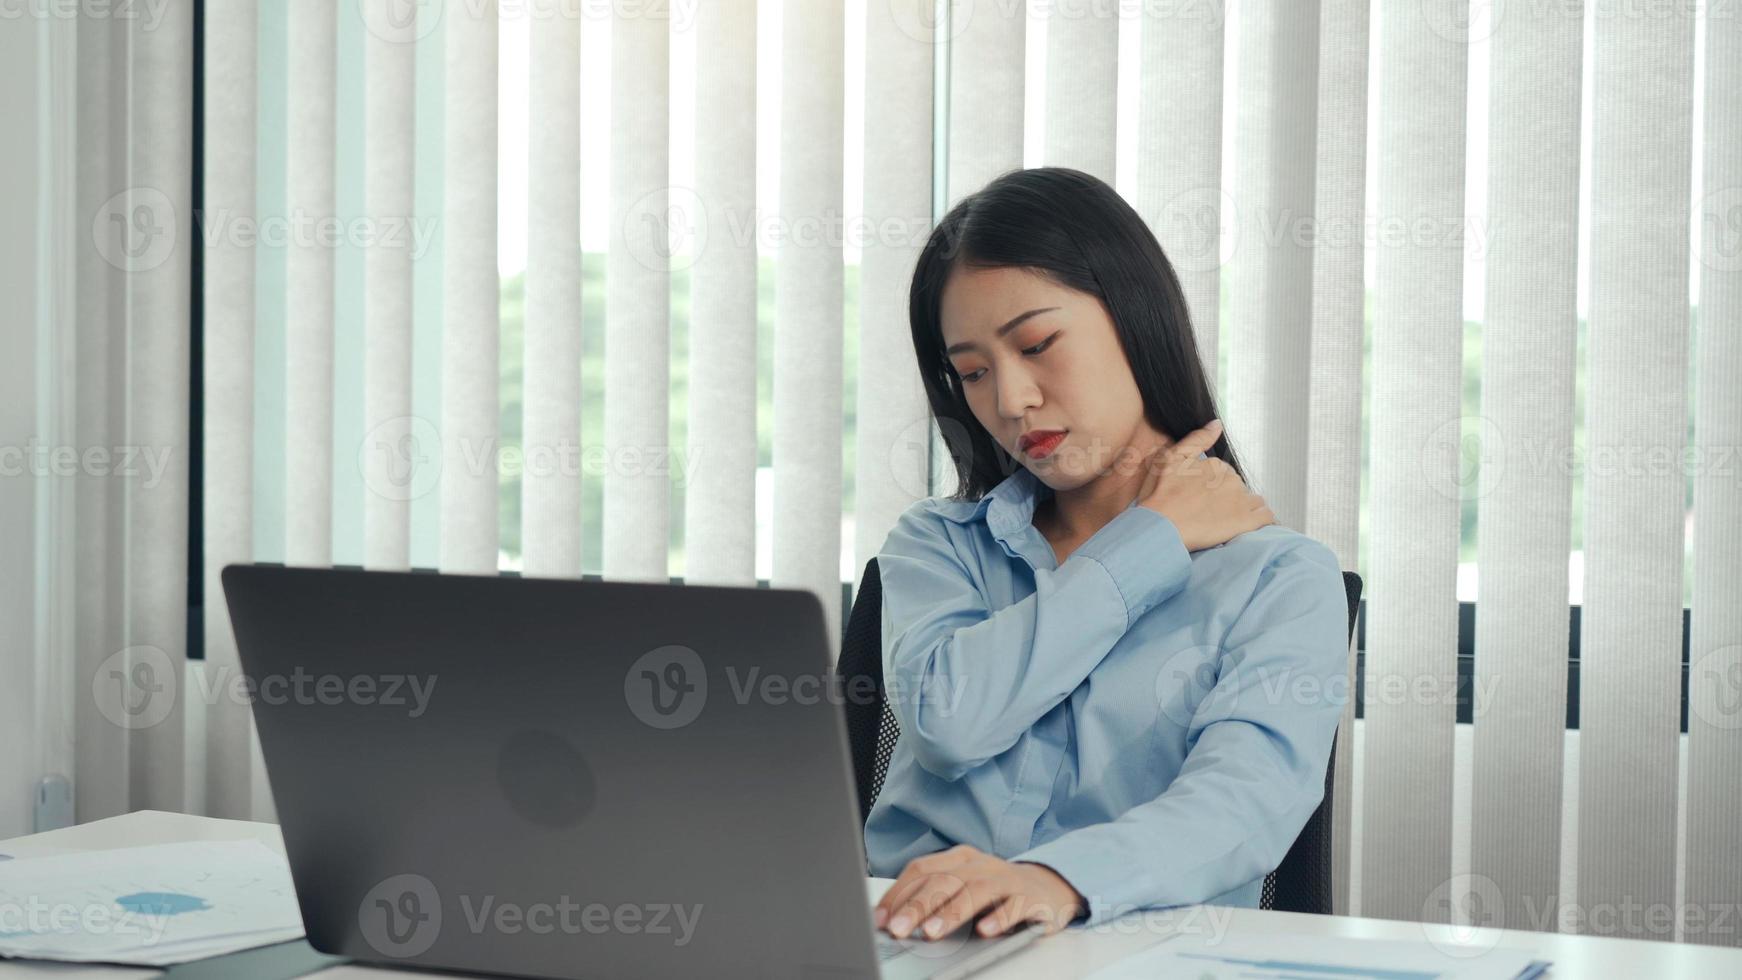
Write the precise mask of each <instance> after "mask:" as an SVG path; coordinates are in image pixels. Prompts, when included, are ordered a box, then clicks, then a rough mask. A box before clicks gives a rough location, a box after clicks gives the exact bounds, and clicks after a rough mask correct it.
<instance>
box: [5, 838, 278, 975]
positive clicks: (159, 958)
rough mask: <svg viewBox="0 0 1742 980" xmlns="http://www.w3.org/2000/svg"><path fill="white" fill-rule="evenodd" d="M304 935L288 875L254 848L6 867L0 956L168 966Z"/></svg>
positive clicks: (220, 846)
mask: <svg viewBox="0 0 1742 980" xmlns="http://www.w3.org/2000/svg"><path fill="white" fill-rule="evenodd" d="M302 934H303V926H302V913H301V911H300V910H299V908H298V906H297V902H296V890H295V888H294V886H293V885H292V883H291V877H290V868H289V867H288V866H287V865H286V864H285V861H284V858H283V856H282V855H280V854H278V853H276V852H275V851H273V850H272V849H271V848H268V847H266V846H265V845H264V844H261V843H259V842H257V841H194V842H187V843H177V844H156V845H150V846H146V847H127V848H119V849H115V850H106V851H87V852H83V853H79V854H66V855H54V856H47V857H36V858H23V859H19V860H15V861H7V862H4V863H0V956H5V957H14V958H29V959H48V960H69V961H76V962H87V963H123V964H136V965H142V966H163V965H168V964H171V963H183V962H187V961H188V960H195V959H200V958H203V957H206V956H214V955H218V954H221V953H228V952H234V951H236V950H240V949H248V948H250V947H253V946H261V945H266V944H268V943H276V942H283V941H285V940H288V939H295V938H297V937H299V936H301V935H302Z"/></svg>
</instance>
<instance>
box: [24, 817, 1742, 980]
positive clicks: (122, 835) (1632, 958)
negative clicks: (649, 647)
mask: <svg viewBox="0 0 1742 980" xmlns="http://www.w3.org/2000/svg"><path fill="white" fill-rule="evenodd" d="M248 838H253V839H255V840H258V841H260V842H261V843H264V844H266V845H268V846H270V847H273V848H276V849H278V850H279V851H283V849H284V840H283V838H282V837H281V836H280V835H279V832H278V827H277V826H276V825H274V824H266V823H252V822H248V821H243V820H216V819H212V818H210V817H196V816H188V815H186V814H180V813H162V812H158V811H153V810H142V811H140V812H138V813H130V814H127V815H125V816H120V817H111V818H109V819H107V820H98V821H94V822H92V823H88V824H83V825H80V826H77V827H68V828H66V829H64V830H55V831H50V832H48V833H45V834H35V835H32V836H29V837H17V838H14V839H12V840H9V841H0V854H9V855H11V856H13V857H16V858H26V857H37V856H40V855H46V854H61V853H66V852H69V851H94V850H105V849H108V848H115V847H132V846H135V845H140V844H163V843H171V842H174V841H189V840H243V839H248ZM1182 926H1183V927H1187V928H1215V929H1218V930H1225V934H1227V935H1237V934H1241V933H1254V932H1288V933H1304V934H1311V935H1320V936H1344V937H1351V938H1355V937H1360V938H1372V939H1394V940H1403V941H1407V942H1428V941H1436V942H1445V943H1452V942H1454V941H1455V938H1456V936H1457V935H1458V934H1459V933H1458V931H1456V930H1454V929H1453V928H1452V927H1451V926H1434V925H1421V924H1418V923H1412V922H1394V921H1391V920H1388V919H1357V918H1350V917H1347V916H1328V915H1305V914H1301V913H1295V912H1263V911H1259V910H1256V909H1229V908H1209V907H1204V906H1190V907H1186V908H1178V909H1166V910H1163V911H1158V912H1146V913H1139V914H1133V915H1128V916H1125V917H1124V918H1121V919H1117V920H1115V921H1113V922H1109V923H1105V924H1104V925H1101V926H1097V927H1095V928H1092V929H1082V928H1075V929H1067V930H1064V931H1063V932H1060V933H1057V934H1055V935H1052V936H1049V937H1046V938H1045V939H1043V940H1041V941H1040V942H1038V943H1036V944H1035V945H1034V946H1032V947H1030V948H1029V949H1027V950H1025V951H1023V952H1022V953H1020V954H1018V955H1017V956H1015V957H1012V958H1011V959H1010V960H1008V961H1006V962H1004V963H1000V964H998V965H996V966H995V967H994V968H993V969H991V970H988V971H987V972H986V973H985V974H983V976H984V977H985V978H986V980H1022V978H1042V977H1044V978H1047V980H1053V978H1056V977H1079V976H1083V975H1084V974H1087V973H1089V972H1091V971H1093V970H1096V969H1099V968H1100V967H1102V966H1106V965H1108V964H1110V963H1114V962H1116V961H1118V960H1120V959H1122V958H1124V957H1126V956H1128V955H1130V954H1132V953H1135V952H1137V951H1138V950H1141V949H1144V948H1147V947H1149V946H1151V945H1154V944H1155V943H1158V942H1161V941H1162V940H1163V939H1165V938H1167V937H1168V936H1169V935H1171V934H1172V933H1173V931H1174V930H1175V929H1177V928H1180V927H1182ZM1464 932H1471V931H1469V930H1465V931H1464ZM1470 941H1471V943H1472V944H1473V945H1477V946H1481V947H1483V948H1487V947H1489V946H1506V947H1511V948H1515V949H1524V950H1529V951H1531V952H1532V953H1533V954H1535V956H1536V958H1538V959H1547V960H1553V961H1554V964H1555V966H1554V969H1553V970H1551V971H1550V973H1549V976H1552V977H1722V976H1730V977H1742V949H1727V948H1720V947H1716V946H1699V945H1692V944H1687V943H1669V942H1657V941H1651V940H1637V939H1612V938H1608V937H1603V936H1574V935H1566V934H1562V933H1544V932H1523V931H1517V930H1510V929H1506V930H1500V929H1479V930H1474V931H1473V933H1472V934H1471V936H1470ZM156 972H157V971H155V970H144V969H136V968H130V967H110V966H92V967H86V966H80V965H77V964H58V963H33V962H20V961H17V960H0V980H15V978H17V980H21V978H26V977H42V978H50V977H52V978H55V980H86V978H90V980H95V978H103V980H111V978H118V977H149V976H153V975H154V974H155V973H156ZM431 975H432V976H442V977H455V976H458V975H457V974H451V973H445V974H431ZM317 976H319V977H320V978H321V980H351V978H368V980H387V978H398V980H404V978H405V977H406V976H407V973H406V971H404V970H375V969H370V968H367V967H360V966H339V967H333V968H331V969H328V970H325V971H322V972H321V973H319V974H317Z"/></svg>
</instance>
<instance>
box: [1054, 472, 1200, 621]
mask: <svg viewBox="0 0 1742 980" xmlns="http://www.w3.org/2000/svg"><path fill="white" fill-rule="evenodd" d="M1078 556H1081V557H1084V558H1090V559H1093V560H1094V561H1095V562H1097V563H1099V564H1100V565H1101V567H1103V568H1105V569H1106V570H1107V575H1108V576H1109V577H1110V578H1112V579H1113V585H1114V586H1115V587H1117V588H1118V590H1119V595H1120V597H1122V598H1123V599H1124V600H1125V625H1126V626H1130V625H1131V624H1132V623H1133V622H1136V620H1137V617H1139V616H1141V615H1143V614H1144V613H1146V612H1148V611H1149V610H1150V609H1152V608H1154V607H1155V606H1157V605H1159V604H1160V603H1161V602H1162V601H1163V600H1165V599H1166V598H1167V597H1169V596H1171V595H1173V594H1174V593H1175V592H1178V591H1179V589H1180V587H1181V586H1182V585H1184V584H1185V581H1186V578H1187V577H1188V576H1189V575H1190V574H1191V567H1192V558H1191V554H1190V553H1189V552H1188V551H1186V547H1185V542H1184V541H1182V540H1180V536H1179V531H1178V529H1176V528H1175V527H1174V526H1173V522H1172V521H1170V520H1168V519H1167V518H1166V517H1164V516H1162V514H1161V513H1160V512H1159V511H1156V510H1152V509H1150V508H1148V507H1144V506H1143V505H1141V504H1137V503H1133V504H1131V506H1129V507H1127V508H1125V510H1124V511H1122V512H1121V513H1120V514H1119V516H1117V517H1115V518H1113V519H1112V520H1110V521H1108V522H1107V523H1106V524H1104V525H1102V526H1101V529H1100V530H1098V531H1096V532H1095V533H1094V534H1093V535H1091V536H1090V538H1089V540H1087V541H1085V542H1083V543H1082V545H1080V546H1079V547H1078V548H1077V550H1076V551H1074V552H1072V553H1071V557H1072V558H1076V557H1078Z"/></svg>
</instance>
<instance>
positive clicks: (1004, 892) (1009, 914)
mask: <svg viewBox="0 0 1742 980" xmlns="http://www.w3.org/2000/svg"><path fill="white" fill-rule="evenodd" d="M1086 910H1087V903H1086V902H1085V901H1084V899H1083V896H1082V895H1080V894H1078V893H1077V890H1076V889H1075V888H1073V887H1071V884H1070V882H1068V881H1066V880H1065V879H1064V878H1063V877H1061V876H1060V875H1059V874H1058V872H1056V871H1054V870H1052V869H1051V868H1049V867H1047V866H1046V865H1044V864H1033V863H1030V862H1026V861H1006V860H1004V859H1003V858H999V857H994V856H993V855H991V854H987V853H985V852H984V851H981V850H979V849H978V848H975V847H972V846H969V845H967V844H957V845H956V846H955V847H952V848H950V849H949V850H947V851H939V852H937V853H936V854H927V855H925V856H924V857H917V858H914V859H913V860H912V861H909V862H907V867H905V868H903V869H902V870H901V876H900V877H898V878H896V879H895V884H893V885H890V886H889V890H888V891H887V892H884V893H883V898H882V900H881V901H879V902H878V903H877V907H876V909H875V911H874V913H873V914H874V917H875V919H876V923H877V926H878V928H881V929H886V930H887V931H888V932H889V934H890V935H892V936H895V937H896V938H897V939H903V938H906V937H907V936H908V935H910V934H912V935H914V936H916V937H923V938H926V939H937V938H939V937H941V936H947V935H949V934H950V933H952V932H954V931H955V930H956V929H957V928H958V927H960V926H961V925H962V923H964V922H967V921H969V920H971V919H972V918H974V916H976V915H979V914H980V913H982V912H984V913H986V914H985V915H984V916H983V917H981V919H980V923H979V925H978V926H976V927H975V930H974V931H975V932H977V933H979V934H980V935H982V936H996V935H1000V934H1002V933H1004V932H1006V931H1008V930H1009V929H1010V928H1011V927H1012V926H1015V925H1016V924H1018V923H1020V922H1024V921H1029V920H1032V921H1035V922H1038V923H1040V924H1041V926H1042V927H1043V928H1044V929H1045V930H1046V932H1047V933H1048V934H1051V933H1054V932H1057V931H1058V930H1059V929H1062V928H1063V927H1064V926H1065V925H1067V924H1069V923H1070V921H1071V920H1072V919H1074V918H1076V917H1077V914H1078V913H1080V912H1083V911H1086Z"/></svg>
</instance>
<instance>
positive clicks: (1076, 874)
mask: <svg viewBox="0 0 1742 980" xmlns="http://www.w3.org/2000/svg"><path fill="white" fill-rule="evenodd" d="M1076 844H1077V842H1076V841H1072V840H1070V839H1069V835H1068V834H1067V835H1064V836H1061V837H1057V838H1054V839H1053V840H1050V841H1047V842H1046V843H1045V844H1042V845H1040V846H1039V847H1034V848H1030V849H1029V850H1027V851H1024V852H1023V853H1021V854H1018V855H1016V856H1015V857H1013V858H1011V859H1010V860H1011V862H1012V863H1014V862H1023V863H1025V864H1039V865H1043V866H1045V867H1047V868H1050V869H1052V871H1053V872H1054V873H1055V874H1057V875H1058V876H1059V877H1061V878H1063V879H1064V880H1065V881H1067V882H1069V883H1070V886H1071V887H1072V888H1074V889H1076V890H1077V893H1078V894H1080V895H1082V896H1083V900H1084V901H1085V902H1086V903H1087V906H1088V908H1087V909H1086V910H1085V911H1084V912H1083V913H1080V914H1079V915H1078V916H1077V917H1076V918H1075V919H1073V920H1071V923H1070V924H1071V925H1086V926H1094V925H1100V924H1101V923H1103V922H1106V921H1108V920H1111V919H1117V918H1118V917H1120V916H1121V915H1125V914H1126V913H1128V912H1134V911H1136V910H1138V909H1140V908H1146V907H1148V906H1147V905H1145V904H1143V903H1142V902H1140V901H1138V896H1139V895H1140V894H1141V893H1142V888H1141V887H1140V886H1139V882H1138V881H1136V880H1135V879H1137V878H1138V877H1139V876H1140V875H1141V874H1142V872H1140V871H1138V870H1136V869H1135V868H1133V867H1132V864H1131V862H1130V861H1129V860H1126V859H1124V858H1122V857H1121V856H1120V855H1119V854H1117V853H1113V852H1109V851H1102V852H1100V853H1097V852H1096V851H1094V850H1093V849H1092V848H1089V847H1078V846H1076Z"/></svg>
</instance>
